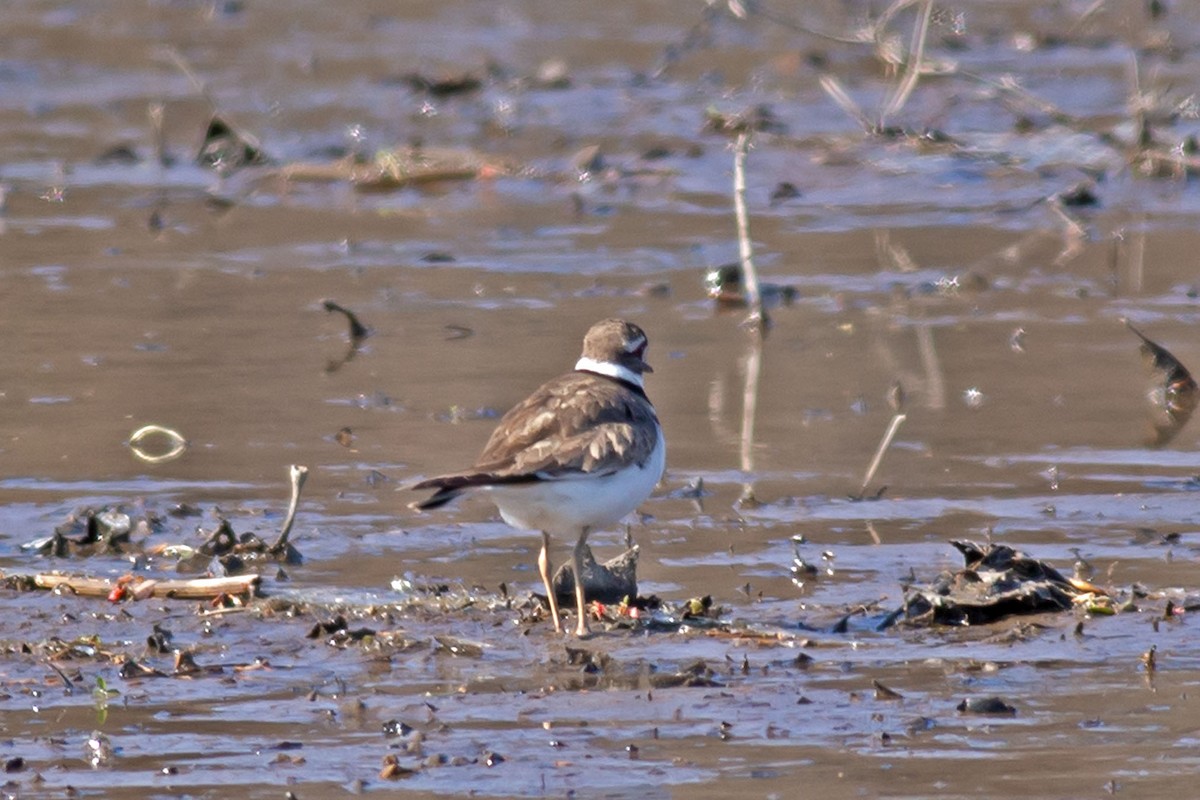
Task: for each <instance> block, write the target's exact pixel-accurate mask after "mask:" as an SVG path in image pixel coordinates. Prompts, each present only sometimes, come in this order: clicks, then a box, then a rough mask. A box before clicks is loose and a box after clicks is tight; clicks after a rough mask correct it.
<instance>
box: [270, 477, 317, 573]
mask: <svg viewBox="0 0 1200 800" xmlns="http://www.w3.org/2000/svg"><path fill="white" fill-rule="evenodd" d="M288 476H289V477H290V478H291V480H292V501H291V503H289V504H288V512H287V518H286V519H285V520H284V521H283V528H282V529H281V530H280V531H279V536H278V538H276V539H275V542H274V544H272V545H271V546H270V547H269V548H267V552H269V553H271V554H272V555H278V554H279V553H282V552H284V551H285V550H287V546H288V535H289V534H290V533H291V532H292V523H293V522H295V521H296V509H297V508H298V507H299V505H300V490H301V489H303V488H304V481H305V480H307V479H308V467H303V466H300V465H298V464H292V465H291V466H290V467H288Z"/></svg>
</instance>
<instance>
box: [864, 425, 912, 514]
mask: <svg viewBox="0 0 1200 800" xmlns="http://www.w3.org/2000/svg"><path fill="white" fill-rule="evenodd" d="M905 419H907V417H906V416H905V415H904V414H896V415H895V416H893V417H892V422H891V424H890V425H888V429H887V432H886V433H884V434H883V440H882V441H881V442H880V443H879V447H878V448H877V449H876V450H875V457H874V458H873V459H871V466H869V467H867V474H866V475H865V476H864V477H863V482H862V488H860V489H859V490H858V496H859V497H862V496H863V495H864V494H865V493H866V491H867V484H869V483H870V482H871V479H872V478H874V477H875V470H877V469H879V462H881V461H883V454H884V453H885V452H887V449H888V447H889V446H891V444H892V439H894V438H895V436H896V431H898V430H900V423H902V422H904V420H905Z"/></svg>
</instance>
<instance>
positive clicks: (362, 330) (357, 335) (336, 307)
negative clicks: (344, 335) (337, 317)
mask: <svg viewBox="0 0 1200 800" xmlns="http://www.w3.org/2000/svg"><path fill="white" fill-rule="evenodd" d="M321 305H322V306H324V308H325V310H326V311H328V312H330V313H331V314H332V313H333V312H335V311H336V312H338V313H339V314H343V315H344V316H345V317H346V321H347V322H349V323H350V340H351V341H358V340H360V339H365V338H367V337H368V336H370V335H371V329H370V328H368V327H367V326H366V325H363V324H362V322H361V321H360V320H359V318H358V315H357V314H355V313H354V312H353V311H351V310H350V309H348V308H346V307H345V306H343V305H340V304H339V303H337V302H335V301H333V300H322V301H321Z"/></svg>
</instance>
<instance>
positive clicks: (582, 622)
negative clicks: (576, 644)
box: [571, 528, 591, 639]
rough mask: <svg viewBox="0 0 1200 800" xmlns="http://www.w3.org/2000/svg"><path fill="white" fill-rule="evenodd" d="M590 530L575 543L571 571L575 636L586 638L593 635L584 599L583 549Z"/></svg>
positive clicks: (583, 531)
mask: <svg viewBox="0 0 1200 800" xmlns="http://www.w3.org/2000/svg"><path fill="white" fill-rule="evenodd" d="M587 537H588V529H587V528H584V529H583V530H582V531H580V532H579V541H577V542H575V550H574V552H572V553H571V569H572V570H573V571H574V572H575V612H576V614H577V615H578V621H577V622H576V623H575V635H576V636H578V637H579V638H581V639H582V638H584V637H586V636H588V635H590V634H591V630H590V629H589V628H588V618H587V606H586V604H585V603H584V599H583V548H584V547H585V546H586V543H587Z"/></svg>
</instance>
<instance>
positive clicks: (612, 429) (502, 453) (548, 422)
mask: <svg viewBox="0 0 1200 800" xmlns="http://www.w3.org/2000/svg"><path fill="white" fill-rule="evenodd" d="M656 421H657V417H656V416H655V414H654V407H653V406H651V405H650V401H649V400H647V399H646V398H645V396H643V395H641V394H638V393H637V392H634V391H633V390H631V389H629V388H628V387H626V386H623V385H622V384H620V383H618V382H617V381H613V380H609V379H608V378H603V377H599V376H595V375H591V374H587V373H580V372H573V373H568V374H566V375H563V376H562V377H559V378H555V379H554V380H552V381H550V382H549V383H546V384H544V385H543V386H542V387H540V388H539V389H538V390H537V391H536V392H534V393H533V394H531V395H530V396H529V397H528V398H526V399H525V400H524V401H522V402H521V403H518V404H517V405H516V406H514V407H513V408H512V409H511V410H510V411H509V412H508V413H507V414H505V415H504V417H503V418H502V419H501V420H500V424H499V425H498V426H497V428H496V430H495V431H494V432H493V433H492V436H491V438H490V439H488V443H487V445H486V446H485V447H484V448H483V452H482V453H480V455H479V458H478V460H477V461H476V462H475V465H474V466H473V467H471V468H470V469H466V470H463V471H462V472H455V473H451V474H448V475H439V476H438V477H436V478H429V479H428V480H424V481H422V482H421V483H418V484H417V485H416V486H413V487H412V488H413V489H437V490H438V491H437V493H436V494H434V495H433V496H432V497H430V498H429V499H428V500H425V501H423V502H421V503H419V504H417V508H422V509H426V508H436V507H438V506H440V505H444V504H445V503H448V502H450V501H451V500H453V499H454V498H455V497H456V496H458V495H459V494H460V493H461V492H462V491H463V490H464V489H467V488H470V487H472V486H486V485H489V484H504V483H524V482H526V481H535V480H542V479H548V478H549V479H553V478H556V477H563V478H566V477H571V476H573V475H580V474H604V473H606V472H611V471H613V470H615V469H617V467H618V465H619V464H621V463H623V462H627V461H628V460H632V461H634V462H635V463H639V464H640V463H643V462H644V461H645V460H646V459H648V458H649V457H650V454H651V453H652V452H653V451H654V446H655V444H656V443H657V439H658V434H657V426H656V425H654V424H643V423H654V422H656Z"/></svg>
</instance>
